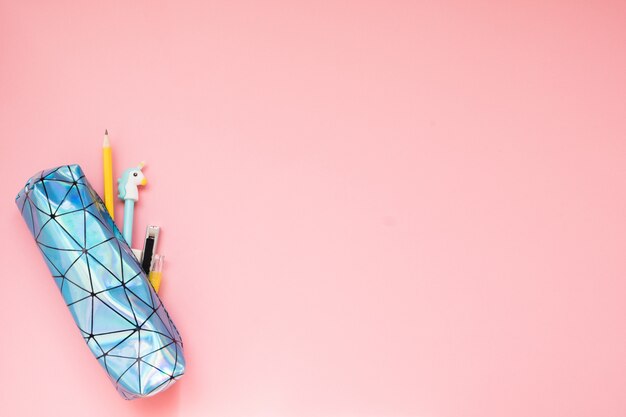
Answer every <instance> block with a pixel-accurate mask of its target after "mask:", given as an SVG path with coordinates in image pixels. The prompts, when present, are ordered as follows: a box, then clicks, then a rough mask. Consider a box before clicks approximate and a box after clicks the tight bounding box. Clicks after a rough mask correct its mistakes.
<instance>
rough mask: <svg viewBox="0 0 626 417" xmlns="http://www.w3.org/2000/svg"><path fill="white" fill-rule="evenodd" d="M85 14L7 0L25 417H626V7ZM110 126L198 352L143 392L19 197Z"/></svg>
mask: <svg viewBox="0 0 626 417" xmlns="http://www.w3.org/2000/svg"><path fill="white" fill-rule="evenodd" d="M85 3H86V2H75V1H55V2H46V1H39V2H35V1H7V0H0V178H1V181H0V214H1V216H0V231H1V233H2V237H3V239H1V240H0V253H1V255H0V256H1V259H2V278H3V279H2V286H1V288H2V290H1V291H0V316H1V317H2V339H1V341H2V343H1V344H0V346H1V347H0V370H1V380H0V384H1V388H0V392H1V393H2V394H1V395H2V397H1V398H2V400H1V401H0V415H3V416H8V415H51V414H56V415H64V416H67V417H69V416H84V415H87V414H86V413H88V414H89V415H90V416H115V417H123V416H140V415H142V416H144V415H151V416H176V415H180V416H200V415H203V416H207V415H211V416H324V417H326V416H416V417H452V416H454V417H457V416H460V417H472V416H476V417H496V416H511V417H514V416H524V417H528V416H533V417H538V416H568V417H574V416H624V415H626V395H624V391H625V389H626V331H625V330H624V319H625V318H626V302H625V293H626V281H625V277H626V262H625V260H626V47H625V45H626V29H625V26H624V22H625V21H626V4H625V3H624V2H620V1H613V2H611V1H597V2H566V1H547V2H544V1H521V0H516V1H508V2H496V1H469V2H467V1H463V2H462V1H443V2H441V1H429V2H426V1H424V2H408V1H396V2H384V1H341V0H339V1H336V0H333V1H309V2H289V1H283V2H280V1H267V2H265V1H263V2H261V1H257V2H234V1H193V2H189V1H187V2H181V1H167V2H165V1H158V2H155V1H132V2H128V1H106V2H95V1H93V2H89V4H85ZM105 128H108V129H109V131H110V132H111V141H112V142H113V145H114V159H115V170H116V172H117V173H118V174H119V173H120V172H121V170H122V169H123V168H126V167H128V166H130V165H133V164H136V163H137V162H139V161H140V160H144V159H145V160H146V161H147V162H148V166H147V168H146V170H145V173H146V176H147V177H148V180H149V184H148V186H147V187H146V189H145V190H143V192H142V193H141V195H140V198H141V200H140V202H139V204H138V206H137V216H136V226H137V229H136V230H137V232H136V233H135V236H136V237H138V236H140V235H142V233H143V232H142V230H143V228H144V226H145V225H146V224H147V223H156V224H159V225H161V226H162V227H163V235H162V241H161V245H160V252H162V253H164V254H165V255H166V260H167V262H166V266H165V272H164V284H163V288H162V292H161V294H162V298H163V299H164V301H165V303H166V305H167V306H168V310H169V311H170V313H171V315H172V317H173V318H174V320H175V322H176V324H177V325H178V327H179V329H180V331H181V333H182V335H183V338H184V340H185V345H186V355H187V360H188V373H187V375H186V376H185V377H184V378H183V379H182V380H181V381H180V382H179V383H178V384H177V385H176V386H174V387H173V388H172V389H171V390H169V391H167V392H166V393H163V394H160V395H158V396H157V397H154V398H151V399H147V400H138V401H134V402H125V401H123V400H121V399H120V398H119V397H118V395H117V393H115V391H114V389H113V388H112V386H111V384H110V383H109V381H108V380H107V378H106V377H105V375H104V373H103V371H102V370H101V369H100V367H99V365H98V364H97V362H96V361H95V360H94V359H93V358H92V357H91V354H90V353H89V351H88V349H87V348H86V347H85V346H84V343H83V342H82V341H81V337H80V335H79V333H78V332H77V330H76V329H75V326H74V323H73V321H72V320H71V318H70V315H69V313H68V312H67V310H66V308H65V306H64V305H63V302H62V299H61V297H60V296H59V294H57V290H56V287H55V285H54V283H53V280H52V279H51V278H50V277H49V274H48V272H47V269H46V267H45V265H44V262H43V260H42V259H41V257H40V255H39V253H38V251H37V249H36V246H35V245H34V243H33V241H32V239H31V238H30V237H29V235H28V232H27V228H26V226H25V225H24V223H23V221H22V219H21V218H20V217H19V213H18V210H16V208H15V206H14V202H13V199H14V197H15V194H16V193H17V190H18V189H19V188H20V187H21V186H22V185H23V184H24V182H25V180H26V179H27V178H28V177H29V176H30V175H32V174H33V173H34V172H36V171H37V170H40V169H43V168H48V167H53V166H56V165H59V164H65V163H80V164H81V165H82V167H83V168H84V170H85V171H86V173H87V175H88V178H89V179H90V180H91V182H92V183H93V184H94V186H96V188H97V190H98V191H101V189H102V185H101V184H102V173H101V153H100V146H101V142H102V132H103V131H104V129H105ZM121 214H122V206H121V203H119V204H118V206H117V215H118V218H117V220H118V222H119V223H120V224H121ZM135 246H140V245H139V242H138V240H137V241H136V243H135Z"/></svg>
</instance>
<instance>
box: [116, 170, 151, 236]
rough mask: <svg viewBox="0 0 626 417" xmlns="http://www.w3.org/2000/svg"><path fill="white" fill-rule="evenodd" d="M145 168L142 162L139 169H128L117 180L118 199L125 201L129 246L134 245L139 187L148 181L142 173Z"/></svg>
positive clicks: (125, 228)
mask: <svg viewBox="0 0 626 417" xmlns="http://www.w3.org/2000/svg"><path fill="white" fill-rule="evenodd" d="M144 166H145V163H144V162H142V163H140V164H139V166H137V167H133V168H128V169H127V170H125V171H124V172H123V173H122V176H121V177H120V178H119V179H118V180H117V182H118V184H117V191H118V192H119V194H118V197H119V198H120V199H121V200H124V231H123V235H124V239H125V240H126V243H128V246H131V245H132V239H133V216H134V214H135V202H136V201H138V200H139V190H138V188H137V187H138V186H140V185H146V184H147V183H148V180H147V179H146V177H145V176H144V175H143V172H141V169H142V168H143V167H144Z"/></svg>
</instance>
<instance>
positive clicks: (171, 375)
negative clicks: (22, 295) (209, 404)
mask: <svg viewBox="0 0 626 417" xmlns="http://www.w3.org/2000/svg"><path fill="white" fill-rule="evenodd" d="M16 203H17V206H18V208H19V210H20V211H21V213H22V217H23V218H24V220H25V221H26V224H27V225H28V228H29V230H30V232H31V233H32V235H33V237H34V239H35V241H36V242H37V246H38V247H39V249H40V251H41V253H42V254H43V257H44V260H45V262H46V264H47V265H48V268H49V269H50V272H51V273H52V276H53V277H54V281H55V282H56V284H57V286H58V288H59V290H60V291H61V294H62V295H63V299H64V300H65V303H66V304H67V307H68V308H69V310H70V312H71V313H72V316H73V317H74V321H75V322H76V325H77V326H78V328H79V330H80V332H81V334H82V336H83V339H84V340H85V342H86V343H87V346H89V349H91V352H92V353H93V355H94V356H95V357H96V359H97V360H98V362H100V365H102V367H103V368H104V369H105V370H106V372H107V374H108V375H109V378H110V379H111V381H112V382H113V383H114V384H115V388H116V389H117V391H118V392H119V393H120V395H122V397H124V398H125V399H134V398H138V397H147V396H150V395H154V394H156V393H158V392H160V391H163V390H164V389H166V388H168V387H169V386H170V385H172V384H173V383H174V382H175V381H176V380H177V379H179V378H180V377H181V376H182V375H183V373H184V372H185V359H184V357H183V343H182V339H181V337H180V335H179V333H178V331H177V330H176V327H175V326H174V323H173V322H172V320H171V319H170V317H169V315H168V313H167V311H166V310H165V307H164V306H163V303H162V302H161V300H160V299H159V297H158V295H157V294H156V293H155V291H154V289H153V288H152V286H151V285H150V283H149V281H148V279H147V278H146V275H145V273H144V272H143V269H142V268H141V265H140V264H139V261H138V260H137V258H135V256H134V254H133V253H132V251H131V249H130V247H129V246H128V244H127V243H126V241H125V240H124V238H123V236H122V235H121V233H120V232H119V230H118V229H117V227H116V226H115V223H114V222H113V219H111V216H110V215H109V213H108V212H107V211H106V208H105V206H104V203H103V202H102V200H101V199H100V197H99V196H98V194H97V193H96V192H95V191H94V189H93V188H92V187H91V185H90V184H89V182H88V181H87V179H86V178H85V174H84V173H83V171H82V170H81V168H80V167H79V166H78V165H64V166H61V167H58V168H54V169H49V170H46V171H42V172H40V173H38V174H37V175H35V176H33V177H32V178H31V179H29V180H28V182H27V183H26V186H25V187H24V188H23V189H22V190H20V192H19V194H18V196H17V198H16Z"/></svg>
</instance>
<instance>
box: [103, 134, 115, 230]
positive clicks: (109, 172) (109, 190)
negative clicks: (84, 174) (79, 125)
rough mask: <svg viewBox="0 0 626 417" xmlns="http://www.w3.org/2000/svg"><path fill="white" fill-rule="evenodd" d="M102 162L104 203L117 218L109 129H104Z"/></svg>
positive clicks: (112, 216) (113, 217)
mask: <svg viewBox="0 0 626 417" xmlns="http://www.w3.org/2000/svg"><path fill="white" fill-rule="evenodd" d="M102 163H103V167H104V205H105V206H106V208H107V211H108V212H109V214H110V215H111V218H112V219H113V220H115V206H114V203H113V202H114V201H115V200H113V159H112V158H111V142H109V131H108V130H105V131H104V142H102Z"/></svg>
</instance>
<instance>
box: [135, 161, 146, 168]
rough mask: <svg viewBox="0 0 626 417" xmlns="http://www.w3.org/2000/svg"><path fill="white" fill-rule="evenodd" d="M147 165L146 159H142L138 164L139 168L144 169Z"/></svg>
mask: <svg viewBox="0 0 626 417" xmlns="http://www.w3.org/2000/svg"><path fill="white" fill-rule="evenodd" d="M145 166H146V161H141V162H140V163H139V165H138V166H137V168H139V169H142V168H143V167H145Z"/></svg>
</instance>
